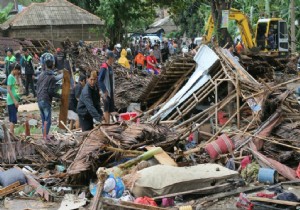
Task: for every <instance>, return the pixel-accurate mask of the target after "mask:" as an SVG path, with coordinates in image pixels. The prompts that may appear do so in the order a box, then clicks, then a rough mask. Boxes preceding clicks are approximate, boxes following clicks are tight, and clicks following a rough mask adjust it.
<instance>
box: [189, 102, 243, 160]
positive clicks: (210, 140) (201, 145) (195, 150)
mask: <svg viewBox="0 0 300 210" xmlns="http://www.w3.org/2000/svg"><path fill="white" fill-rule="evenodd" d="M245 105H246V104H243V105H242V106H241V107H240V110H241V109H242V108H244V106H245ZM236 115H237V112H235V113H234V114H233V115H232V116H231V117H230V118H229V119H228V121H227V122H226V123H225V124H224V125H223V126H222V128H221V129H220V130H219V131H218V132H217V133H215V135H214V136H213V137H211V138H210V139H209V140H208V141H207V142H206V143H205V144H200V145H199V146H197V147H196V148H193V149H190V150H188V151H185V152H184V155H189V154H191V153H194V152H199V151H200V149H201V148H202V147H203V146H205V145H206V144H208V143H210V142H212V141H213V140H215V138H216V137H217V136H218V135H219V134H220V133H221V132H222V130H223V129H224V128H225V127H226V126H227V125H228V124H229V123H230V122H231V120H232V119H233V118H234V117H235V116H236Z"/></svg>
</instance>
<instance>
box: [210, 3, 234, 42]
mask: <svg viewBox="0 0 300 210" xmlns="http://www.w3.org/2000/svg"><path fill="white" fill-rule="evenodd" d="M210 4H211V14H212V17H213V20H214V26H215V41H216V42H217V43H218V45H219V46H221V47H223V46H224V45H225V44H226V42H227V37H230V35H229V33H228V30H227V28H221V23H222V10H229V9H230V7H231V0H229V1H226V0H215V1H210Z"/></svg>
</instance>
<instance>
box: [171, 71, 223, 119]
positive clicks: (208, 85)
mask: <svg viewBox="0 0 300 210" xmlns="http://www.w3.org/2000/svg"><path fill="white" fill-rule="evenodd" d="M222 73H223V72H219V73H217V74H216V75H215V76H214V77H213V79H216V78H218V77H219V76H220V77H221V76H223V75H222ZM209 81H210V82H212V80H211V79H210V80H209ZM213 87H214V83H209V82H207V83H206V84H204V85H203V86H202V87H201V88H200V89H198V90H197V92H196V93H195V95H196V96H197V97H201V98H200V99H198V101H197V102H199V101H201V100H203V99H204V98H205V97H206V96H208V95H209V93H210V92H211V91H210V90H211V89H212V88H213ZM203 94H204V96H203ZM194 101H195V100H194V98H193V97H190V98H189V99H187V100H186V101H185V102H184V103H183V104H182V105H181V107H180V109H182V112H183V113H184V116H185V115H186V114H187V113H188V110H190V109H192V108H193V106H194V105H193V102H194ZM172 119H175V120H179V119H180V118H179V117H178V116H177V115H176V113H174V114H173V115H171V117H169V118H168V120H172Z"/></svg>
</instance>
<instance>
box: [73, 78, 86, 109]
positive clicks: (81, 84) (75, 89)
mask: <svg viewBox="0 0 300 210" xmlns="http://www.w3.org/2000/svg"><path fill="white" fill-rule="evenodd" d="M85 84H86V77H85V75H80V76H79V79H78V83H77V84H76V85H75V87H73V88H72V90H71V93H70V96H69V110H72V111H73V112H75V113H77V104H78V101H79V98H80V95H81V92H82V89H83V88H84V86H85Z"/></svg>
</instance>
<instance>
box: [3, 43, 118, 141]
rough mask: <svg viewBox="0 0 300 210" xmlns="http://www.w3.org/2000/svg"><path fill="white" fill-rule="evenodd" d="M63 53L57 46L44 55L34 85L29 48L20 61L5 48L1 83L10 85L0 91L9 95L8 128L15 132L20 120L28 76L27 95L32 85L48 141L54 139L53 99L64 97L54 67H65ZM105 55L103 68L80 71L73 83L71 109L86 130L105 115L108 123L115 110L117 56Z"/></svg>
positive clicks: (23, 52) (10, 50) (33, 69)
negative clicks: (114, 68)
mask: <svg viewBox="0 0 300 210" xmlns="http://www.w3.org/2000/svg"><path fill="white" fill-rule="evenodd" d="M61 55H62V54H61V51H60V49H57V52H56V54H55V55H53V54H51V53H49V52H47V51H46V52H45V53H43V54H42V55H41V57H40V63H41V64H42V72H41V74H40V75H39V76H38V78H37V82H36V87H35V84H34V78H35V68H34V65H33V62H32V59H33V58H32V56H31V55H30V54H29V51H28V49H26V48H23V50H22V57H21V59H20V61H17V59H16V58H15V56H14V55H13V50H12V49H10V48H8V49H7V50H6V57H5V60H4V61H3V62H2V61H1V63H0V64H2V65H5V74H6V79H5V80H4V81H2V84H3V85H7V88H6V89H4V88H2V87H1V91H3V93H6V94H7V97H6V102H7V110H8V116H9V122H10V126H9V127H10V132H11V133H12V134H13V133H14V127H15V124H17V121H18V119H17V112H18V107H19V102H20V99H21V95H22V94H21V91H20V90H21V88H22V86H23V83H22V77H23V79H25V94H24V95H28V94H29V87H30V89H31V90H32V93H33V95H34V96H35V97H36V98H37V102H38V107H39V110H40V116H41V120H42V132H43V137H44V139H45V140H51V135H49V131H50V128H51V124H52V121H51V118H52V100H53V98H60V97H61V95H60V94H59V93H58V87H57V78H56V77H55V73H54V70H56V69H58V68H65V65H64V59H65V58H64V57H63V56H61ZM106 57H107V60H106V62H104V63H103V64H102V66H101V68H100V69H96V70H94V71H92V72H88V73H86V74H81V75H80V77H79V79H78V82H77V84H76V85H75V84H74V85H72V90H71V94H70V96H69V110H72V111H73V112H76V113H77V115H78V119H79V124H80V127H81V128H82V130H83V131H87V130H91V129H92V128H93V125H94V123H101V122H102V119H103V118H104V120H105V122H106V123H108V124H109V123H110V113H111V112H114V73H113V69H112V64H113V63H114V61H115V55H114V53H113V52H112V51H107V52H106ZM60 65H61V66H60ZM22 71H24V72H22ZM24 76H25V77H24ZM100 95H101V96H100ZM100 97H102V101H103V105H104V106H103V109H104V112H103V111H102V109H101V106H100Z"/></svg>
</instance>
